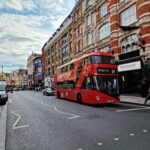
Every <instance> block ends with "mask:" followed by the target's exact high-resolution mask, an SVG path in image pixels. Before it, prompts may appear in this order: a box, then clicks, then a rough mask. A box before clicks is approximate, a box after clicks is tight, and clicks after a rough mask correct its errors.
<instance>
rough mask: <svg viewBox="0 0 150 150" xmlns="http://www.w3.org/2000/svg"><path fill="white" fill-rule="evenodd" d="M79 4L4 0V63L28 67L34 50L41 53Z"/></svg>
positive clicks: (0, 18)
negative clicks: (27, 64)
mask: <svg viewBox="0 0 150 150" xmlns="http://www.w3.org/2000/svg"><path fill="white" fill-rule="evenodd" d="M74 5H75V0H0V66H3V67H4V72H11V71H13V70H16V69H18V68H26V62H27V57H28V56H29V55H30V54H31V53H32V51H34V52H37V53H41V48H42V46H43V45H44V43H45V42H46V41H47V40H48V39H49V38H50V37H51V35H52V34H53V33H54V32H55V30H56V29H57V28H58V27H59V26H60V24H61V23H62V22H63V21H64V19H65V18H66V17H67V16H68V15H69V13H70V12H71V10H72V8H73V7H74Z"/></svg>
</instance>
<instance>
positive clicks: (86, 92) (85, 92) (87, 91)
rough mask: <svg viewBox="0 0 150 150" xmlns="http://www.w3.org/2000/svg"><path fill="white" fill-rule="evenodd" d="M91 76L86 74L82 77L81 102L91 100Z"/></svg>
mask: <svg viewBox="0 0 150 150" xmlns="http://www.w3.org/2000/svg"><path fill="white" fill-rule="evenodd" d="M92 86H93V85H92V78H91V77H90V76H87V77H85V78H84V81H83V84H82V88H81V89H82V90H81V95H82V100H83V102H88V101H92V97H93V94H94V93H93V92H92V89H93V88H92Z"/></svg>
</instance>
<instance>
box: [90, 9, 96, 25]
mask: <svg viewBox="0 0 150 150" xmlns="http://www.w3.org/2000/svg"><path fill="white" fill-rule="evenodd" d="M91 22H92V25H95V23H96V13H95V12H93V13H92V17H91Z"/></svg>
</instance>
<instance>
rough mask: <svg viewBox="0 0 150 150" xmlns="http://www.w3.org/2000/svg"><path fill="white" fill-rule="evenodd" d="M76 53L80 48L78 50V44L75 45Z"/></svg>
mask: <svg viewBox="0 0 150 150" xmlns="http://www.w3.org/2000/svg"><path fill="white" fill-rule="evenodd" d="M75 51H76V52H78V51H79V48H78V42H76V43H75Z"/></svg>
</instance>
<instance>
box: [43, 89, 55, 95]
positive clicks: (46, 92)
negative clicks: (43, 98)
mask: <svg viewBox="0 0 150 150" xmlns="http://www.w3.org/2000/svg"><path fill="white" fill-rule="evenodd" d="M43 95H47V96H54V90H53V88H46V89H44V90H43Z"/></svg>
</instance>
